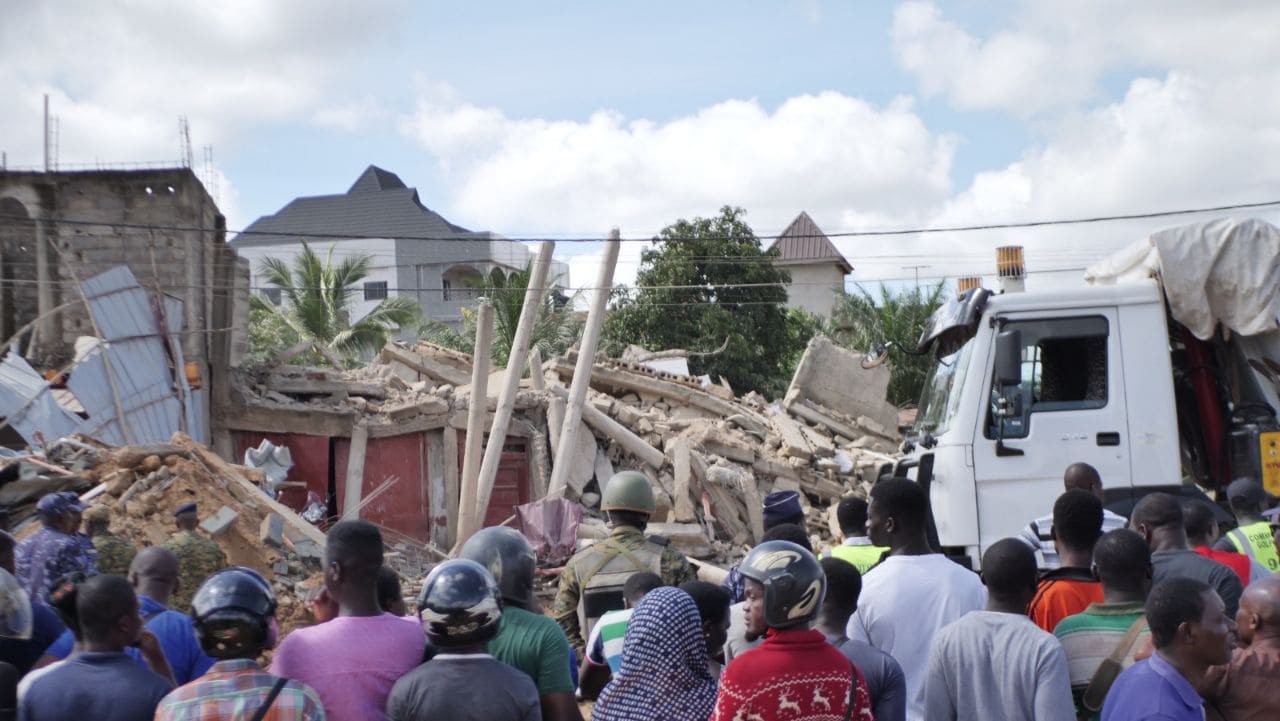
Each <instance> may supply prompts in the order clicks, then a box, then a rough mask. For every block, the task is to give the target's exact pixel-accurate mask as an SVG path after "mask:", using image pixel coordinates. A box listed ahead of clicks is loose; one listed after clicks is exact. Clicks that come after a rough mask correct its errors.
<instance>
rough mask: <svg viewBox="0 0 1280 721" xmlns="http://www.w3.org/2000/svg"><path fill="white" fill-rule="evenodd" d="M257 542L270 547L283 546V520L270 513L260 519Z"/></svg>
mask: <svg viewBox="0 0 1280 721" xmlns="http://www.w3.org/2000/svg"><path fill="white" fill-rule="evenodd" d="M258 540H259V541H262V542H263V543H265V544H271V545H272V546H283V545H284V519H283V518H281V517H279V516H277V515H276V514H274V513H272V514H269V515H268V516H267V517H266V518H263V519H262V525H261V526H259V527H258Z"/></svg>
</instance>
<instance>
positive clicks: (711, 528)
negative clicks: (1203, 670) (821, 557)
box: [238, 338, 898, 563]
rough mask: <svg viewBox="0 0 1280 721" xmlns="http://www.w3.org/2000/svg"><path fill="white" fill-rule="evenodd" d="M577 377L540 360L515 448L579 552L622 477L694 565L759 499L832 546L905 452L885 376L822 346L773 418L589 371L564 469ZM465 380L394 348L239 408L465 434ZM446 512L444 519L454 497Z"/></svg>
mask: <svg viewBox="0 0 1280 721" xmlns="http://www.w3.org/2000/svg"><path fill="white" fill-rule="evenodd" d="M576 362H577V357H576V353H574V352H573V351H570V352H569V353H568V354H567V355H566V356H565V357H561V358H554V359H551V360H548V361H547V362H546V363H540V359H538V358H537V355H536V353H535V354H534V355H533V358H531V363H530V365H531V366H533V367H534V370H535V375H533V376H532V377H525V378H524V379H523V380H522V381H521V384H520V386H519V391H518V393H517V394H516V397H515V405H514V407H515V415H514V420H513V422H512V425H511V431H510V432H509V434H515V435H520V436H523V437H525V438H527V439H529V441H530V446H529V447H530V452H529V467H530V485H531V489H532V493H531V497H532V498H533V499H534V500H536V499H539V498H543V497H545V496H547V495H548V494H550V495H552V496H556V495H560V494H563V495H564V497H567V498H569V499H571V500H576V501H579V502H580V503H581V504H582V505H583V507H584V509H586V511H587V517H586V518H585V519H584V521H583V525H582V527H581V528H580V537H582V538H584V539H587V538H592V537H598V536H599V535H600V534H601V533H602V532H603V524H602V521H601V520H600V514H599V513H597V512H596V511H597V510H598V508H599V503H600V494H601V486H602V485H603V483H604V482H605V481H606V480H607V479H608V478H609V476H610V475H612V474H613V472H614V471H615V469H616V470H621V469H624V468H632V469H638V470H641V471H643V472H644V473H645V474H646V475H648V477H649V479H650V481H651V483H652V486H653V488H654V491H655V495H656V496H657V498H658V511H657V514H656V515H655V517H654V521H655V523H651V527H650V528H651V532H653V533H656V534H661V535H665V536H667V537H668V538H669V539H670V540H671V542H672V543H673V545H675V546H677V547H679V548H681V550H684V551H685V552H687V553H688V554H689V555H691V556H694V557H697V558H701V559H708V560H710V561H711V562H713V563H716V562H726V561H729V560H732V559H734V558H736V557H738V556H739V555H741V553H742V550H743V549H744V548H745V547H746V546H748V545H750V544H752V543H754V542H755V541H756V540H757V539H759V538H760V536H761V535H762V533H763V517H762V513H761V505H762V500H763V498H764V496H766V495H767V494H769V493H771V492H773V491H781V490H794V491H799V492H800V494H801V498H802V505H803V506H804V507H805V509H806V512H807V514H808V518H809V520H810V529H811V532H813V533H814V534H819V535H821V536H823V537H829V533H830V531H829V528H830V525H829V521H828V514H827V508H828V507H829V506H830V505H831V504H832V502H833V501H836V500H838V499H839V498H840V497H842V496H844V495H847V494H863V493H865V492H866V490H867V489H868V488H869V486H870V484H871V483H872V482H874V480H875V479H876V477H877V476H878V475H879V474H880V472H881V470H882V468H883V466H884V465H885V464H888V463H892V462H893V458H892V457H891V455H890V454H891V453H893V451H894V450H895V448H896V447H897V445H898V430H897V409H896V408H895V407H893V406H892V405H890V404H888V403H886V402H885V400H884V398H885V389H886V388H887V386H888V379H889V370H888V368H886V367H878V368H871V369H864V368H863V367H862V365H861V357H860V356H857V355H856V354H852V353H849V352H847V351H844V350H842V349H840V348H837V347H836V346H834V345H833V344H831V342H830V341H828V340H827V339H825V338H817V339H815V340H814V341H813V342H812V343H811V344H810V346H809V348H808V350H807V352H806V354H805V357H804V360H803V361H802V362H801V364H800V368H799V370H798V371H797V373H796V375H795V378H794V379H793V381H792V384H791V387H790V389H789V391H788V393H787V395H786V397H785V399H784V400H783V401H782V402H780V403H773V404H771V403H769V402H768V401H767V400H766V399H765V398H763V397H762V396H760V395H759V394H756V393H748V394H746V395H743V396H737V395H735V393H734V392H733V390H732V389H730V388H729V387H728V385H727V384H726V383H723V382H722V383H720V384H716V383H709V384H708V383H705V381H704V380H700V379H698V378H695V377H692V376H688V375H681V374H677V373H672V372H669V371H668V370H662V369H661V368H663V366H662V365H658V366H657V367H655V366H652V365H649V364H647V363H646V362H635V361H621V360H607V359H604V360H597V361H596V362H595V363H594V364H593V366H592V371H591V378H590V390H589V392H588V395H587V398H586V402H585V404H584V405H583V407H582V413H581V418H582V421H581V424H580V428H579V431H578V433H576V434H575V438H576V443H574V444H573V445H572V446H568V447H567V448H568V452H567V457H565V458H558V457H556V455H557V453H558V449H559V448H560V446H561V445H562V444H561V439H560V436H561V434H562V433H563V431H564V429H563V428H562V423H563V419H564V418H565V415H566V403H567V400H568V398H569V390H568V389H569V386H570V384H571V383H572V380H573V375H574V372H575V365H576ZM666 367H669V366H666ZM471 372H472V367H471V357H470V356H468V355H466V354H464V353H458V352H456V351H452V350H447V349H444V348H440V347H437V346H434V345H431V344H428V343H418V344H416V345H414V346H412V347H410V346H406V345H403V344H396V343H393V344H390V345H388V346H387V347H386V348H385V349H383V351H382V352H381V354H380V355H379V357H378V358H376V359H375V360H374V361H373V362H372V363H371V364H369V365H367V366H365V367H362V368H359V369H355V370H348V371H337V370H332V369H315V368H301V367H293V366H279V367H275V368H268V369H260V370H258V371H255V372H254V373H253V374H251V375H246V376H243V377H242V378H241V379H240V384H239V388H238V393H239V394H240V395H242V396H243V398H242V401H243V402H244V404H245V408H246V412H248V413H253V412H254V409H262V408H268V407H271V408H276V409H295V410H304V411H306V412H307V413H308V416H309V417H310V418H330V419H332V426H333V428H334V429H335V432H334V435H349V434H350V433H351V428H352V426H353V424H356V423H363V424H365V425H367V427H368V433H369V435H370V437H375V436H377V435H379V434H391V433H400V432H404V431H405V429H429V428H442V427H443V428H446V429H450V428H451V429H454V430H455V431H465V430H466V428H467V411H468V408H469V407H470V405H471V403H472V398H471V395H472V394H471V385H470V384H471ZM505 372H506V371H505V370H504V369H501V368H499V369H497V370H496V371H494V373H493V374H491V378H490V382H489V383H488V384H487V385H488V389H489V392H488V393H487V395H488V398H487V403H486V407H487V410H488V411H489V417H490V418H491V417H492V414H493V409H494V406H495V404H496V393H497V391H496V389H497V388H499V387H501V386H502V378H503V375H504V374H505ZM487 428H488V426H487V424H486V426H485V429H486V430H487ZM560 463H565V464H568V470H569V473H568V475H567V483H566V487H565V488H564V489H554V488H549V480H550V479H551V477H552V469H553V468H554V466H555V464H560ZM455 473H456V469H455ZM455 493H456V491H455ZM447 503H448V504H450V506H451V508H450V509H449V510H450V513H449V514H448V516H449V518H450V519H451V520H452V519H454V518H456V505H457V503H458V500H457V497H456V496H455V497H453V498H451V499H449V500H448V501H447ZM512 513H513V514H514V511H512ZM452 541H453V538H452V536H451V537H450V538H449V540H448V542H449V543H452Z"/></svg>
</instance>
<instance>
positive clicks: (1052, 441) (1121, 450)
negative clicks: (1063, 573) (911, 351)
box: [973, 308, 1130, 550]
mask: <svg viewBox="0 0 1280 721" xmlns="http://www.w3.org/2000/svg"><path fill="white" fill-rule="evenodd" d="M999 321H1000V322H1002V323H1003V328H1002V330H1018V331H1021V333H1022V385H1021V386H1020V388H1019V390H1020V395H1021V404H1020V405H1021V409H1020V413H1018V414H1017V415H1015V416H1014V417H1011V418H1007V419H1006V420H1005V421H1004V422H1005V429H1004V445H1005V446H1006V448H1005V451H1004V452H1003V453H1000V452H998V451H997V448H996V437H997V425H996V424H997V423H998V422H999V420H998V419H997V418H996V416H995V415H994V414H993V413H992V411H991V407H990V406H991V404H988V409H987V410H986V417H985V419H984V422H981V423H978V424H977V430H976V433H975V437H974V443H973V457H974V480H975V485H976V486H977V503H978V529H979V538H980V543H981V545H982V548H983V550H985V549H986V547H988V546H990V545H991V544H992V543H994V542H995V541H997V540H999V539H1001V538H1005V537H1008V536H1011V535H1013V534H1015V533H1017V532H1018V531H1019V530H1021V529H1022V528H1023V527H1024V526H1025V525H1026V524H1028V523H1030V522H1031V521H1033V520H1035V519H1036V518H1038V517H1040V516H1043V515H1046V514H1049V513H1051V512H1052V511H1053V502H1054V501H1055V500H1056V499H1057V498H1058V496H1059V495H1061V494H1062V472H1063V471H1064V470H1065V469H1066V467H1067V466H1069V465H1071V464H1072V463H1078V462H1083V463H1088V464H1089V465H1091V466H1093V467H1094V468H1097V469H1098V473H1099V474H1100V475H1101V476H1102V481H1103V484H1104V485H1111V486H1128V485H1129V484H1130V467H1129V451H1128V446H1129V439H1128V438H1127V437H1126V436H1127V435H1128V428H1129V424H1128V422H1127V413H1126V404H1125V388H1124V373H1123V372H1121V371H1120V369H1121V368H1123V364H1122V358H1121V350H1120V334H1119V326H1118V319H1117V313H1116V310H1115V309H1114V308H1090V309H1088V310H1083V311H1082V310H1073V311H1063V312H1060V313H1036V314H1034V315H1033V314H1024V313H1019V314H1013V315H1009V316H1007V317H1003V318H1000V319H999ZM993 363H994V353H992V354H991V356H990V357H988V359H987V363H986V378H987V380H986V387H987V388H988V389H991V388H992V365H993ZM990 393H991V398H993V399H994V398H995V397H996V395H995V392H994V391H990Z"/></svg>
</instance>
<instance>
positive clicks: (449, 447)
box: [439, 426, 459, 548]
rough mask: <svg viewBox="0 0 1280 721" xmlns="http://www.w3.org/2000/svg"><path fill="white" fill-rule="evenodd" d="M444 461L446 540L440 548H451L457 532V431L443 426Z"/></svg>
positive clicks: (442, 448) (442, 450) (442, 449)
mask: <svg viewBox="0 0 1280 721" xmlns="http://www.w3.org/2000/svg"><path fill="white" fill-rule="evenodd" d="M440 434H441V438H442V439H443V444H442V447H441V452H442V453H443V455H442V456H441V458H442V459H443V461H444V512H445V516H446V517H447V518H448V527H447V530H448V541H447V542H446V543H444V544H439V545H441V547H442V548H453V542H454V540H455V538H456V537H457V534H458V480H459V479H458V431H457V429H455V428H451V427H449V426H445V427H444V428H443V429H441V431H440Z"/></svg>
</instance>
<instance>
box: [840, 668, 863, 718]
mask: <svg viewBox="0 0 1280 721" xmlns="http://www.w3.org/2000/svg"><path fill="white" fill-rule="evenodd" d="M849 675H850V676H851V677H852V678H851V679H850V682H849V704H848V705H847V706H845V709H844V721H850V719H852V718H853V704H854V702H855V701H857V700H858V684H859V683H861V682H862V672H860V671H858V666H857V664H855V663H854V662H853V661H849Z"/></svg>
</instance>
